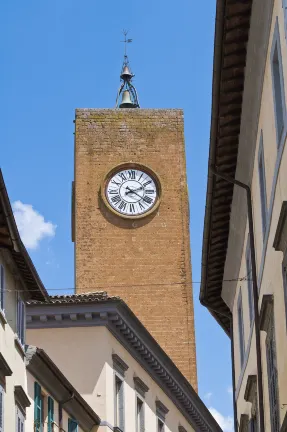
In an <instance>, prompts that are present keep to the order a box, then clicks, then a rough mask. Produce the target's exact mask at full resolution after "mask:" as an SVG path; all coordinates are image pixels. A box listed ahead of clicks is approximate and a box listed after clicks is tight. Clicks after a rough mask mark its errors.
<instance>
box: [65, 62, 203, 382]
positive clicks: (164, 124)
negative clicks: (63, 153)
mask: <svg viewBox="0 0 287 432" xmlns="http://www.w3.org/2000/svg"><path fill="white" fill-rule="evenodd" d="M132 76H133V75H132V74H131V73H130V70H129V65H128V62H127V58H126V57H125V62H124V66H123V70H122V75H121V78H122V86H121V91H120V93H122V97H123V102H122V104H121V105H120V108H121V109H118V108H116V109H77V110H76V119H75V181H74V188H73V240H74V242H75V267H76V292H77V293H84V292H91V291H101V290H103V291H107V292H108V293H109V294H110V295H118V296H120V297H121V298H122V299H123V300H124V301H125V302H126V303H127V304H128V305H129V306H130V308H131V309H132V311H133V312H134V313H135V315H136V316H137V317H138V318H139V319H140V320H141V322H142V323H143V324H144V325H145V327H146V328H147V330H148V331H149V332H150V333H151V334H152V336H153V337H154V338H155V339H156V340H157V341H158V343H159V344H160V345H161V347H162V348H163V349H164V350H165V351H166V353H167V354H168V355H169V356H170V357H171V359H172V360H173V361H174V363H175V364H176V365H177V367H178V368H179V369H180V370H181V372H182V373H183V374H184V375H185V377H186V378H187V379H188V380H189V381H190V382H191V384H192V385H193V386H194V388H195V389H196V388H197V374H196V353H195V336H194V313H193V300H192V283H191V263H190V243H189V206H188V193H187V180H186V165H185V149H184V131H183V113H182V111H181V110H170V109H158V110H155V109H140V108H138V101H137V95H136V92H135V89H134V87H133V86H132V83H131V78H132Z"/></svg>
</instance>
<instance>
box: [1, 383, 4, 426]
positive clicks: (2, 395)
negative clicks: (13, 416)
mask: <svg viewBox="0 0 287 432" xmlns="http://www.w3.org/2000/svg"><path fill="white" fill-rule="evenodd" d="M4 396H5V390H4V387H3V386H2V384H1V382H0V422H1V423H0V432H4Z"/></svg>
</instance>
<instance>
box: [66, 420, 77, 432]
mask: <svg viewBox="0 0 287 432" xmlns="http://www.w3.org/2000/svg"><path fill="white" fill-rule="evenodd" d="M68 432H78V422H77V421H76V420H73V419H71V418H69V421H68Z"/></svg>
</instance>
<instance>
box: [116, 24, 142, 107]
mask: <svg viewBox="0 0 287 432" xmlns="http://www.w3.org/2000/svg"><path fill="white" fill-rule="evenodd" d="M123 34H124V37H125V39H124V40H123V41H121V42H123V43H124V44H125V54H124V61H123V66H122V71H121V75H120V78H121V84H120V88H119V90H118V94H117V99H116V108H139V107H140V105H139V101H138V95H137V91H136V88H135V86H134V85H133V84H132V79H133V77H134V74H133V73H132V72H131V69H130V66H129V60H128V55H127V45H128V44H129V43H131V42H132V41H133V40H132V39H129V38H127V34H128V30H123ZM120 96H122V102H121V103H119V98H120Z"/></svg>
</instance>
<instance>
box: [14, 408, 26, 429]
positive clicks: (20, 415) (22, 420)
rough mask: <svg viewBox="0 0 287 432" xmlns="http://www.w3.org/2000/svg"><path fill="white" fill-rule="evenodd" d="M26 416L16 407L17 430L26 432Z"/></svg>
mask: <svg viewBox="0 0 287 432" xmlns="http://www.w3.org/2000/svg"><path fill="white" fill-rule="evenodd" d="M24 424H25V417H24V415H23V413H22V411H21V410H20V409H19V408H18V407H16V432H24Z"/></svg>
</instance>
